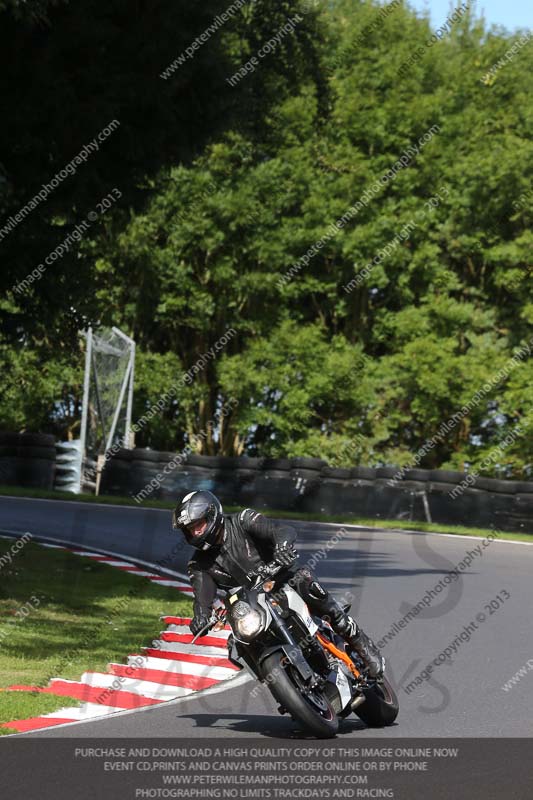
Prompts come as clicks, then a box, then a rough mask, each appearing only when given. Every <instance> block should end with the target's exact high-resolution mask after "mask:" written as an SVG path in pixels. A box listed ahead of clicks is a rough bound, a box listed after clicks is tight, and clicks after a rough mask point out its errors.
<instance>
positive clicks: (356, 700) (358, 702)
mask: <svg viewBox="0 0 533 800" xmlns="http://www.w3.org/2000/svg"><path fill="white" fill-rule="evenodd" d="M365 700H366V697H365V696H364V694H358V695H357V697H355V698H354V699H353V700H352V702H351V703H350V708H351V709H352V711H355V709H356V708H359V706H360V705H361V704H362V703H364V702H365Z"/></svg>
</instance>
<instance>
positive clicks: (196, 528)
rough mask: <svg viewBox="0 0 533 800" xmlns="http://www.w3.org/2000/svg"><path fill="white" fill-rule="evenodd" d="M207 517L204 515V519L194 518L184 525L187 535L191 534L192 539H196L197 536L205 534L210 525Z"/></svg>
mask: <svg viewBox="0 0 533 800" xmlns="http://www.w3.org/2000/svg"><path fill="white" fill-rule="evenodd" d="M208 524H209V523H208V522H207V519H206V518H205V517H203V518H202V519H197V520H194V521H193V522H189V524H188V525H184V528H185V529H186V532H187V535H188V536H190V537H191V538H192V539H196V538H197V537H200V536H203V535H204V533H205V532H206V530H207V526H208Z"/></svg>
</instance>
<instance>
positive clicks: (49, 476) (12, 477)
mask: <svg viewBox="0 0 533 800" xmlns="http://www.w3.org/2000/svg"><path fill="white" fill-rule="evenodd" d="M55 473H56V447H55V437H54V436H49V435H48V434H45V433H0V484H4V485H7V486H28V487H31V488H35V489H52V488H53V486H54V479H55Z"/></svg>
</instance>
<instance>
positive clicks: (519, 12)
mask: <svg viewBox="0 0 533 800" xmlns="http://www.w3.org/2000/svg"><path fill="white" fill-rule="evenodd" d="M408 3H409V5H410V6H412V7H413V8H414V9H416V11H424V10H429V12H430V14H431V22H432V25H433V27H437V28H438V27H439V25H442V24H443V23H444V21H445V20H446V17H447V16H448V14H449V11H450V8H451V7H454V8H457V6H460V5H461V3H462V0H454V1H453V2H450V0H408ZM475 8H476V16H480V15H481V11H483V12H484V17H485V20H486V23H487V27H490V25H492V24H494V25H504V26H505V27H506V28H507V29H508V30H510V31H513V30H515V29H516V28H533V2H531V0H475Z"/></svg>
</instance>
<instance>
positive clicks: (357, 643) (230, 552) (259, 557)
mask: <svg viewBox="0 0 533 800" xmlns="http://www.w3.org/2000/svg"><path fill="white" fill-rule="evenodd" d="M172 527H173V528H174V529H176V530H180V531H181V532H182V533H183V534H184V536H185V539H186V540H187V542H188V543H189V544H191V545H192V546H193V547H195V548H196V549H197V550H199V552H198V553H197V554H196V555H194V556H193V558H192V559H191V561H189V564H188V566H187V572H188V575H189V578H190V581H191V585H192V587H193V589H194V606H193V609H194V616H193V619H192V620H191V623H190V629H191V632H192V633H193V635H196V634H197V633H198V632H199V631H200V630H201V629H202V628H203V627H204V626H205V625H206V624H207V622H208V621H209V618H210V616H211V611H212V606H213V602H214V600H215V597H216V593H217V588H219V587H220V588H222V589H230V588H232V587H234V586H236V585H239V586H240V585H249V584H250V580H249V578H248V575H249V573H251V572H253V571H254V570H256V569H257V568H258V567H260V566H263V565H264V564H265V563H267V562H270V561H276V562H277V563H278V564H280V565H281V566H283V567H285V568H286V570H285V572H284V579H287V580H288V579H290V583H291V586H293V588H294V589H295V590H296V591H297V592H298V594H299V595H300V596H301V597H302V598H303V599H304V600H305V602H306V603H307V605H308V606H309V608H310V609H311V611H312V612H313V613H314V614H316V615H317V616H320V617H325V616H327V617H328V618H329V620H330V623H331V626H332V628H333V630H334V631H335V632H336V633H338V634H339V635H340V636H342V637H343V638H344V639H345V640H346V642H347V643H348V644H349V646H350V647H351V648H352V649H353V650H355V651H356V652H357V653H358V654H359V655H360V657H361V658H362V660H363V662H364V663H365V665H366V667H367V671H368V674H369V675H370V676H371V677H373V678H380V677H381V676H382V675H383V669H384V659H383V658H382V656H381V655H380V653H379V651H378V649H377V648H376V646H375V644H374V643H373V642H372V640H371V639H369V637H368V636H367V635H366V634H365V633H364V631H362V630H361V628H360V627H359V626H358V625H357V623H356V621H355V620H354V619H353V617H351V616H350V615H349V614H347V613H346V612H345V611H344V610H343V608H342V607H341V606H340V604H339V603H338V602H337V601H336V600H335V598H333V597H332V596H331V595H330V594H329V592H328V591H327V589H325V588H324V586H322V585H321V584H320V583H319V582H318V580H317V579H316V577H315V576H314V575H313V573H312V572H311V571H310V570H309V569H307V567H302V568H300V569H296V570H295V569H292V567H293V566H294V562H295V561H296V559H297V558H298V555H297V553H296V550H295V548H294V541H295V539H296V530H295V529H294V528H292V527H291V526H289V525H287V524H286V523H277V524H275V523H274V522H273V521H272V520H270V519H268V518H267V517H264V516H263V515H262V514H260V513H259V512H257V511H254V510H253V509H251V508H245V509H244V511H241V512H239V513H237V514H227V515H225V514H224V512H223V509H222V505H221V503H220V501H219V500H218V498H217V497H215V495H214V494H212V493H211V492H208V491H194V492H190V493H189V494H187V495H186V496H185V497H184V498H183V499H182V500H181V502H180V503H178V505H177V506H176V508H175V510H174V513H173V515H172Z"/></svg>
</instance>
